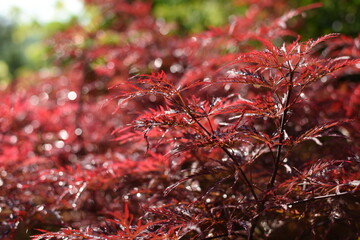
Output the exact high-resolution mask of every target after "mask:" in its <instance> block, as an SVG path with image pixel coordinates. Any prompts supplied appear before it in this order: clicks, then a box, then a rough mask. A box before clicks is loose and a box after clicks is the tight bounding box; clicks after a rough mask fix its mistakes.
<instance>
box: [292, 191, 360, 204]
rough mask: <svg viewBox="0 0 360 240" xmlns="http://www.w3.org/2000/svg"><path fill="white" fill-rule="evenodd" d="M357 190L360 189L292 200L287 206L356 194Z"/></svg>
mask: <svg viewBox="0 0 360 240" xmlns="http://www.w3.org/2000/svg"><path fill="white" fill-rule="evenodd" d="M357 192H360V191H348V192H341V193H333V194H328V195H322V196H317V197H311V198H306V199H303V200H299V201H295V202H292V203H288V204H287V206H288V207H292V206H294V205H298V204H302V203H307V202H311V201H316V200H321V199H327V198H334V197H341V196H345V195H350V194H354V193H357Z"/></svg>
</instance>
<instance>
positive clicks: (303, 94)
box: [0, 0, 360, 239]
mask: <svg viewBox="0 0 360 240" xmlns="http://www.w3.org/2000/svg"><path fill="white" fill-rule="evenodd" d="M85 2H86V3H87V4H96V5H98V7H99V8H100V9H101V11H102V13H103V16H104V19H103V25H102V26H101V27H99V28H98V29H96V30H91V31H89V30H86V29H85V28H83V27H81V26H73V27H72V28H70V29H67V30H65V31H63V32H60V33H58V34H57V35H55V36H54V37H53V38H52V39H51V40H50V44H51V46H53V58H54V62H55V64H57V66H58V68H57V69H58V70H57V71H55V73H52V74H46V72H45V73H44V72H40V73H39V74H38V75H37V76H36V78H38V79H41V81H40V80H38V81H39V83H38V84H36V85H34V86H30V87H26V88H24V87H23V88H21V87H19V88H18V89H17V90H14V88H16V87H13V88H12V91H10V90H7V91H4V92H2V95H1V102H0V104H1V107H0V139H1V143H2V144H1V148H0V153H1V154H0V185H1V188H0V217H1V225H0V238H2V239H25V238H27V237H28V236H33V239H356V238H357V237H358V236H359V233H360V225H359V222H360V221H359V216H360V199H359V191H358V187H359V183H360V174H359V163H360V159H359V153H360V145H359V142H360V134H359V133H360V124H359V117H360V115H359V114H360V110H359V109H360V108H359V107H360V85H359V79H358V77H359V69H360V62H359V61H358V60H357V59H358V57H359V55H360V38H359V37H358V38H356V39H352V38H349V37H346V36H339V35H336V34H331V35H327V36H323V37H321V38H319V39H317V40H309V41H304V42H302V41H300V39H299V38H297V34H296V33H294V32H292V31H290V30H289V29H288V28H287V24H288V22H289V21H290V20H291V21H293V18H294V17H296V16H298V15H299V14H301V13H302V12H303V11H306V10H308V9H311V8H313V7H315V6H317V5H313V6H309V7H305V8H302V9H298V10H291V11H289V12H288V13H285V14H284V15H282V16H278V17H277V16H276V15H277V14H278V13H275V12H271V6H274V5H266V6H263V5H262V4H264V3H263V1H251V2H250V1H249V3H251V4H252V5H250V7H249V9H248V11H247V13H246V15H245V16H243V17H236V18H232V20H231V22H230V24H229V25H228V26H224V27H222V28H216V29H210V30H208V31H206V32H203V33H200V34H197V35H193V36H185V37H182V38H180V37H175V36H171V35H168V34H167V33H168V32H169V31H171V29H172V28H173V27H174V26H173V25H167V24H166V23H165V22H163V21H161V20H158V19H155V18H153V17H152V16H151V14H150V13H151V3H150V2H147V1H131V2H129V1H114V0H108V1H90V0H88V1H85ZM239 2H241V4H243V3H244V1H238V4H239ZM276 3H277V4H280V3H279V2H278V1H277V2H276ZM273 4H275V2H273ZM281 4H282V5H281V6H284V3H283V2H281ZM260 7H267V8H266V9H267V10H266V11H267V12H266V13H265V12H264V11H265V10H261V8H260ZM284 8H285V7H284ZM269 9H270V10H269ZM313 11H314V10H313ZM264 14H265V15H266V16H267V18H268V20H267V21H266V22H263V21H262V20H261V19H262V17H263V16H264ZM259 19H260V20H259ZM109 38H110V39H116V41H115V42H114V41H109ZM283 39H292V40H291V41H288V42H284V40H283ZM296 39H297V40H296ZM274 43H275V45H274ZM27 80H28V81H30V80H29V79H25V80H23V82H24V81H27ZM18 84H21V82H20V83H18Z"/></svg>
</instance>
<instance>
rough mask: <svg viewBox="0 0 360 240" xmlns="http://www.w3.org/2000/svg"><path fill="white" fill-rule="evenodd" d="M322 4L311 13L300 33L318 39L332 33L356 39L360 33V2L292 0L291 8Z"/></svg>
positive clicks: (346, 0)
mask: <svg viewBox="0 0 360 240" xmlns="http://www.w3.org/2000/svg"><path fill="white" fill-rule="evenodd" d="M317 2H321V3H322V4H323V7H321V8H318V9H315V10H312V11H309V12H308V13H306V17H305V18H304V20H303V23H302V25H301V27H300V28H299V29H298V32H299V33H300V34H301V35H302V36H303V37H305V38H316V37H318V36H321V35H325V34H328V33H332V32H338V33H342V34H345V35H349V36H352V37H356V36H357V35H358V34H359V32H360V0H320V1H319V0H291V1H289V4H290V5H291V7H294V8H296V7H299V6H306V5H309V4H312V3H317Z"/></svg>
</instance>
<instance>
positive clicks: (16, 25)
mask: <svg viewBox="0 0 360 240" xmlns="http://www.w3.org/2000/svg"><path fill="white" fill-rule="evenodd" d="M29 1H31V0H29ZM236 2H238V3H239V2H242V3H243V4H238V5H236V6H235V5H234V4H233V2H232V1H231V0H153V3H154V5H153V14H154V15H155V16H156V17H158V18H162V19H164V20H165V21H167V22H173V23H176V25H177V31H176V32H173V33H172V34H177V35H187V34H189V33H196V32H200V31H202V30H204V29H206V28H207V27H208V26H221V25H224V24H226V23H227V22H228V21H229V17H231V16H232V15H243V14H244V13H245V12H246V9H247V7H249V4H248V3H247V2H251V1H239V0H238V1H236ZM315 2H319V1H315V0H290V1H288V2H287V3H288V4H289V9H290V8H297V7H299V6H304V5H308V4H311V3H315ZM320 2H322V3H323V7H322V8H318V9H314V10H311V11H308V12H307V13H306V16H305V18H303V19H300V22H299V24H297V25H296V27H297V28H298V29H295V31H297V32H299V33H300V34H301V35H302V36H303V39H307V38H316V37H318V36H320V35H323V34H327V33H330V32H340V33H343V34H346V35H350V36H352V37H356V36H357V35H358V34H359V30H360V13H359V11H360V0H322V1H320ZM55 7H56V8H58V10H59V11H60V10H64V5H63V4H62V1H61V0H57V2H56V5H55ZM24 12H26V9H21V8H13V9H12V10H11V12H10V13H8V14H7V16H0V89H1V86H6V85H7V84H8V83H9V82H11V80H12V79H15V78H17V77H20V76H21V77H23V76H26V74H29V73H31V72H33V71H38V70H40V69H41V68H44V67H47V66H49V65H50V64H51V63H50V62H49V61H48V57H47V50H48V49H47V46H46V43H45V42H44V40H45V39H46V38H48V37H50V36H51V35H52V34H53V33H55V32H57V31H59V30H61V29H66V28H67V27H68V26H69V25H72V24H75V23H79V22H80V23H81V24H83V25H86V24H90V23H92V22H93V21H94V19H96V21H98V22H99V21H105V19H101V17H102V16H100V15H99V11H97V10H96V8H95V7H91V6H86V7H84V8H83V10H82V12H79V13H78V14H76V15H73V16H71V15H70V13H68V16H67V17H66V18H63V17H62V18H61V19H52V20H51V21H46V22H43V21H42V22H40V21H38V20H37V19H36V18H35V19H33V20H31V21H27V22H24V21H20V20H19V19H20V17H21V16H22V14H24ZM64 19H65V20H64ZM99 19H100V20H99ZM97 26H100V28H101V26H102V27H106V24H103V25H101V24H98V25H97Z"/></svg>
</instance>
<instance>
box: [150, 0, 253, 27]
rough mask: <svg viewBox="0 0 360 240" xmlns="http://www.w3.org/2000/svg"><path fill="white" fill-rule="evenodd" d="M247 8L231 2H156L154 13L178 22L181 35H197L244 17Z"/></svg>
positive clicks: (216, 0) (167, 19)
mask: <svg viewBox="0 0 360 240" xmlns="http://www.w3.org/2000/svg"><path fill="white" fill-rule="evenodd" d="M245 10H246V8H245V7H244V6H242V7H239V6H234V4H233V1H231V0H154V9H153V13H154V15H155V16H157V17H159V18H163V19H165V20H166V21H167V22H176V23H177V25H178V27H179V33H180V34H185V33H187V32H190V33H196V32H200V31H202V30H204V29H206V28H207V27H209V26H221V25H223V24H225V23H227V22H228V19H229V16H231V15H242V14H243V13H244V12H245Z"/></svg>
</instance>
